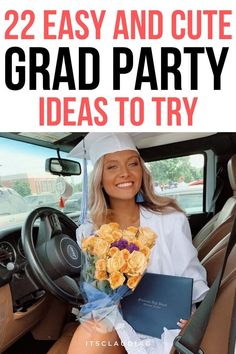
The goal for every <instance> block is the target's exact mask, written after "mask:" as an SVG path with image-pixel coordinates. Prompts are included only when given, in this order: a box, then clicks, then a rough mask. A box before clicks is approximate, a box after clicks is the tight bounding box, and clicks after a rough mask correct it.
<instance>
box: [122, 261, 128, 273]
mask: <svg viewBox="0 0 236 354" xmlns="http://www.w3.org/2000/svg"><path fill="white" fill-rule="evenodd" d="M129 271H130V269H129V266H128V263H125V264H124V265H123V266H122V267H121V268H120V272H121V273H129Z"/></svg>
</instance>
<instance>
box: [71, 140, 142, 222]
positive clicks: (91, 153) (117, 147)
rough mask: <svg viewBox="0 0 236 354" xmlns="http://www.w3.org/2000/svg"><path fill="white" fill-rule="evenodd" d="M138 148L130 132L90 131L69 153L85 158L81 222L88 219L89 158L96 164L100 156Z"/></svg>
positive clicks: (72, 155)
mask: <svg viewBox="0 0 236 354" xmlns="http://www.w3.org/2000/svg"><path fill="white" fill-rule="evenodd" d="M124 150H134V151H137V152H138V150H137V148H136V146H135V144H134V142H133V140H132V139H131V137H130V135H129V134H128V133H89V134H88V135H86V137H85V138H84V139H83V140H82V141H80V142H79V144H78V145H76V146H75V147H74V149H73V150H71V152H70V153H69V155H68V156H69V157H77V158H82V159H83V165H84V166H83V194H82V202H81V214H80V223H85V222H87V220H88V175H87V159H90V160H91V161H92V164H93V165H94V164H95V163H96V162H97V161H98V160H99V159H100V157H102V156H104V155H106V154H110V153H113V152H117V151H124Z"/></svg>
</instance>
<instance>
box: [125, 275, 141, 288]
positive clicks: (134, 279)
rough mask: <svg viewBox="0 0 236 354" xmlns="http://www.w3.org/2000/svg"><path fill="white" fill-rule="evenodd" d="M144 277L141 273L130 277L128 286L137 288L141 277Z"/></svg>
mask: <svg viewBox="0 0 236 354" xmlns="http://www.w3.org/2000/svg"><path fill="white" fill-rule="evenodd" d="M141 278H142V276H141V275H135V276H133V277H129V279H128V281H127V286H128V287H129V288H130V289H132V290H134V289H135V288H136V286H137V285H138V283H139V281H140V279H141Z"/></svg>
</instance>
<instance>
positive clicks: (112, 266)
mask: <svg viewBox="0 0 236 354" xmlns="http://www.w3.org/2000/svg"><path fill="white" fill-rule="evenodd" d="M124 264H125V260H124V257H123V255H122V253H121V252H120V251H119V252H116V253H115V254H114V256H113V257H111V258H109V259H108V260H107V271H108V273H113V272H116V271H118V270H120V268H121V267H123V265H124Z"/></svg>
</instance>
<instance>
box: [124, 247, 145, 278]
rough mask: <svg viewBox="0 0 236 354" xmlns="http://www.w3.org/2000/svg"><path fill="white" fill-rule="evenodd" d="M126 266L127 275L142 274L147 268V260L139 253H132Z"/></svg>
mask: <svg viewBox="0 0 236 354" xmlns="http://www.w3.org/2000/svg"><path fill="white" fill-rule="evenodd" d="M128 266H129V268H130V271H129V273H128V274H129V275H138V274H143V273H144V271H145V269H146V268H147V259H146V257H145V256H144V254H143V253H142V252H140V251H133V252H132V253H131V254H130V256H129V259H128Z"/></svg>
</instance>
